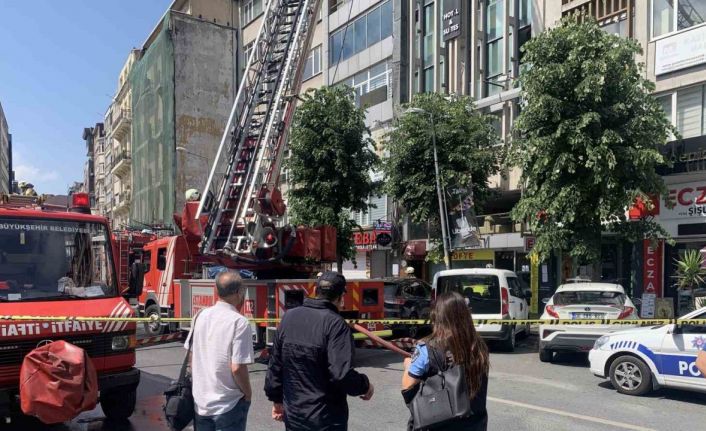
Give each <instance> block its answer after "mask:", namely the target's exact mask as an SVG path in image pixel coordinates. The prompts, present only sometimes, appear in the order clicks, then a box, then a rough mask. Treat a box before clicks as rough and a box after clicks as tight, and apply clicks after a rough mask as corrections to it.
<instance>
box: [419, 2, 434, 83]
mask: <svg viewBox="0 0 706 431" xmlns="http://www.w3.org/2000/svg"><path fill="white" fill-rule="evenodd" d="M434 6H435V4H434V3H429V4H427V5H425V6H424V39H423V42H422V45H423V46H422V52H423V53H424V56H423V58H422V68H423V69H424V71H423V73H424V88H423V90H422V91H425V92H432V91H434V54H435V51H436V50H435V47H436V44H435V43H434V41H435V38H434Z"/></svg>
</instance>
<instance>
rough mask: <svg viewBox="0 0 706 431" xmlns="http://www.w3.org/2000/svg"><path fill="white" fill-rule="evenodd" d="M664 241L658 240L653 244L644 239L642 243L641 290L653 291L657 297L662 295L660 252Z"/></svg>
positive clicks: (645, 291)
mask: <svg viewBox="0 0 706 431" xmlns="http://www.w3.org/2000/svg"><path fill="white" fill-rule="evenodd" d="M663 250H664V243H663V242H662V241H658V242H657V243H656V244H655V245H652V242H651V241H649V240H645V241H644V242H643V245H642V257H643V263H644V267H643V277H642V292H643V293H653V294H655V295H657V298H661V297H662V296H663V292H662V254H663Z"/></svg>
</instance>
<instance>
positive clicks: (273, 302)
mask: <svg viewBox="0 0 706 431" xmlns="http://www.w3.org/2000/svg"><path fill="white" fill-rule="evenodd" d="M197 205H198V202H187V204H186V206H185V209H184V213H183V214H182V215H181V216H180V217H175V222H176V224H177V226H179V228H180V231H181V234H180V235H174V236H166V237H161V238H156V239H154V240H152V241H150V242H148V243H147V244H145V246H144V248H143V252H142V259H143V264H144V270H145V273H144V289H143V291H142V295H140V297H139V300H138V309H139V312H140V314H141V315H144V316H161V317H191V316H193V315H194V313H195V312H196V311H198V310H199V309H201V308H204V307H207V306H210V305H212V304H213V303H214V301H215V299H216V291H215V283H214V280H213V278H208V271H209V268H210V269H214V268H216V267H225V268H231V269H236V270H240V271H241V273H243V272H245V271H250V272H252V274H253V275H254V276H255V275H256V276H257V277H258V279H257V280H247V281H246V282H245V283H246V286H247V296H246V301H245V304H244V309H243V310H242V312H243V314H244V315H245V316H247V317H250V318H269V319H279V318H281V317H282V315H283V314H284V312H285V311H286V310H287V309H289V308H292V307H295V306H298V305H301V303H302V302H303V300H304V297H308V296H312V295H313V294H314V289H313V288H314V280H313V279H311V278H310V277H311V276H312V275H313V274H315V273H316V272H318V271H319V270H320V269H321V263H322V262H323V263H325V262H332V261H334V260H335V259H336V254H335V250H336V240H335V235H336V231H335V229H333V228H331V227H320V228H317V229H311V228H298V229H297V231H296V234H295V235H296V236H295V240H294V241H293V244H292V245H291V247H290V248H289V249H288V252H287V254H286V255H285V256H283V257H282V258H281V259H278V260H273V261H268V260H267V259H263V260H264V261H261V262H240V261H238V260H234V259H232V258H230V257H218V256H209V255H203V254H201V253H200V252H199V242H200V241H201V238H202V232H201V227H200V226H201V224H200V222H201V221H204V220H200V221H199V220H196V219H195V217H194V214H195V212H196V210H197ZM348 291H349V294H348V295H347V297H346V302H345V304H344V308H343V310H341V313H342V314H343V315H344V316H345V317H348V318H371V319H380V318H383V316H384V304H383V283H382V282H381V281H377V280H352V281H350V282H349V288H348ZM274 326H275V325H274V324H273V323H270V324H265V323H263V324H258V325H255V329H256V331H254V332H255V334H256V340H255V342H256V344H262V343H264V342H265V341H267V335H270V334H271V332H272V331H270V334H268V332H267V328H270V329H273V328H274ZM176 328H177V325H171V326H170V325H167V324H160V323H159V322H153V323H148V324H145V329H146V332H148V333H149V334H150V335H158V334H161V333H164V332H167V331H170V330H174V329H176Z"/></svg>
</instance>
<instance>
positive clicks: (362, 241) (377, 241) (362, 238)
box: [353, 222, 392, 250]
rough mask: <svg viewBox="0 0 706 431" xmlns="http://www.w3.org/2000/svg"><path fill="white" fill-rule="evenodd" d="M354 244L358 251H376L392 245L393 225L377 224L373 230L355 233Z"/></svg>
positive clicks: (387, 223)
mask: <svg viewBox="0 0 706 431" xmlns="http://www.w3.org/2000/svg"><path fill="white" fill-rule="evenodd" d="M353 243H354V244H355V248H356V249H358V250H374V249H377V248H380V247H382V248H384V247H388V246H389V245H390V244H392V223H390V222H375V224H374V229H373V230H367V231H363V232H360V231H358V232H354V233H353Z"/></svg>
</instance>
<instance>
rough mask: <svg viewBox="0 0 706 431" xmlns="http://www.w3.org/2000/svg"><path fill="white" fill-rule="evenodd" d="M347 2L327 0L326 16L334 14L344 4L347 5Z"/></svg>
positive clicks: (343, 0) (345, 0)
mask: <svg viewBox="0 0 706 431" xmlns="http://www.w3.org/2000/svg"><path fill="white" fill-rule="evenodd" d="M348 1H349V0H329V2H328V14H329V15H331V14H332V13H334V12H336V11H337V10H339V9H340V8H341V6H343V5H344V4H346V3H348Z"/></svg>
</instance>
